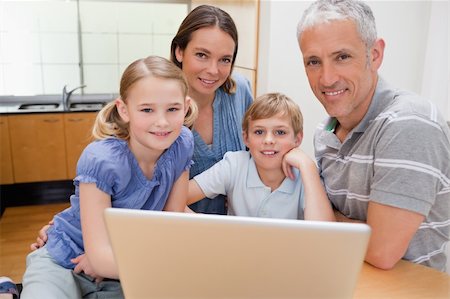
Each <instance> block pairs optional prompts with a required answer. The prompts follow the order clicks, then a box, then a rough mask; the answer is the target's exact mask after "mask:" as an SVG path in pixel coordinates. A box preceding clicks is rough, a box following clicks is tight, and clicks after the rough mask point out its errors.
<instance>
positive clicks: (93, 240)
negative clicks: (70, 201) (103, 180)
mask: <svg viewBox="0 0 450 299" xmlns="http://www.w3.org/2000/svg"><path fill="white" fill-rule="evenodd" d="M109 207H111V196H110V195H108V194H106V193H105V192H103V191H101V190H100V189H98V188H97V186H96V185H95V184H86V183H80V214H81V215H80V216H81V230H82V232H83V241H84V249H85V253H86V256H87V258H88V261H89V263H90V265H91V266H92V269H93V271H94V272H95V273H97V275H99V276H101V277H108V278H114V279H118V278H119V272H118V269H117V265H116V262H115V260H114V256H113V252H112V248H111V244H110V242H109V237H108V233H107V230H106V225H105V221H104V220H103V211H104V210H105V209H106V208H109Z"/></svg>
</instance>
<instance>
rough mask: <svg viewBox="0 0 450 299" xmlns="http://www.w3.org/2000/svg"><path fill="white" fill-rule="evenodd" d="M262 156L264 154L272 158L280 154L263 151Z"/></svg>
mask: <svg viewBox="0 0 450 299" xmlns="http://www.w3.org/2000/svg"><path fill="white" fill-rule="evenodd" d="M261 154H263V155H264V156H269V157H271V156H274V155H276V154H278V152H277V151H261Z"/></svg>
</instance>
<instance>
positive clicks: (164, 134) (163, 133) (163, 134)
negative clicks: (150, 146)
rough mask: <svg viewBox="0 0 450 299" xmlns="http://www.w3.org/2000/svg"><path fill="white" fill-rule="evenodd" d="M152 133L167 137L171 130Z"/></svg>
mask: <svg viewBox="0 0 450 299" xmlns="http://www.w3.org/2000/svg"><path fill="white" fill-rule="evenodd" d="M150 134H153V135H156V136H160V137H165V136H168V135H169V134H170V132H150Z"/></svg>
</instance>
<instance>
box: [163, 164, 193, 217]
mask: <svg viewBox="0 0 450 299" xmlns="http://www.w3.org/2000/svg"><path fill="white" fill-rule="evenodd" d="M188 182H189V171H187V170H186V171H184V172H183V173H182V174H181V175H180V177H179V178H178V179H177V180H176V181H175V184H173V186H172V190H171V191H170V194H169V198H168V199H167V202H166V204H165V205H164V211H172V212H184V209H185V207H186V201H187V198H186V194H187V193H188Z"/></svg>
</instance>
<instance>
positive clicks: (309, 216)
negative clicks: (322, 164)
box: [283, 147, 336, 221]
mask: <svg viewBox="0 0 450 299" xmlns="http://www.w3.org/2000/svg"><path fill="white" fill-rule="evenodd" d="M291 167H295V168H298V169H299V170H300V173H301V176H302V182H303V187H304V189H305V192H304V199H305V220H320V221H336V218H335V217H334V213H333V209H332V208H331V203H330V201H329V200H328V196H327V194H326V192H325V189H324V187H323V185H322V182H321V181H320V176H319V172H318V170H317V167H316V164H315V163H314V161H313V160H312V159H311V158H309V157H308V155H306V154H305V153H304V152H303V151H302V150H301V149H300V148H298V147H297V148H293V149H292V150H291V151H290V152H288V153H287V154H286V155H285V156H284V158H283V171H284V173H285V174H286V176H287V177H289V178H291V179H295V177H294V176H293V173H292V171H291Z"/></svg>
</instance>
